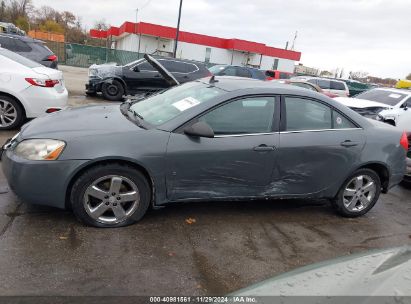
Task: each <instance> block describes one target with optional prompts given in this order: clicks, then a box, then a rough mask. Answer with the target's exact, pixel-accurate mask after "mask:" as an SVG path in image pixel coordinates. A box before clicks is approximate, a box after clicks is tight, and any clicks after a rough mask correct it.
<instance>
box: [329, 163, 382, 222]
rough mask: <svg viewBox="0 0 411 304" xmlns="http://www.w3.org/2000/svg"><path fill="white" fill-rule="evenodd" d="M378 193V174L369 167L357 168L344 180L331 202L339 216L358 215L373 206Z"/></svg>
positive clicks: (379, 181)
mask: <svg viewBox="0 0 411 304" xmlns="http://www.w3.org/2000/svg"><path fill="white" fill-rule="evenodd" d="M370 183H372V184H370ZM380 194H381V180H380V178H379V176H378V174H377V173H376V172H375V171H373V170H370V169H359V170H357V171H355V172H354V173H353V174H352V175H351V176H350V177H349V178H347V179H346V180H345V181H344V183H343V185H342V186H341V189H340V190H339V191H338V194H337V195H336V197H335V198H334V199H333V200H332V204H333V207H334V209H335V210H336V211H337V213H338V214H340V215H341V216H344V217H359V216H362V215H364V214H366V213H367V212H368V211H370V210H371V209H372V208H373V207H374V205H375V204H376V202H377V201H378V198H379V197H380Z"/></svg>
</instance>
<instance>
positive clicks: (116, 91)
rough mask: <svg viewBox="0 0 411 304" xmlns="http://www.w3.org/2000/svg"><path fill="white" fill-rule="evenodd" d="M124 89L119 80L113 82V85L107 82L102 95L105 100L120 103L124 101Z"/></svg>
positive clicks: (103, 85) (104, 84)
mask: <svg viewBox="0 0 411 304" xmlns="http://www.w3.org/2000/svg"><path fill="white" fill-rule="evenodd" d="M124 92H125V90H124V87H123V85H122V83H121V82H120V81H118V80H113V81H112V82H111V83H108V82H105V83H103V84H102V86H101V93H103V96H104V98H105V99H108V100H111V101H120V100H122V99H123V95H124Z"/></svg>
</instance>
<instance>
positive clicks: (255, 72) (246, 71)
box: [209, 64, 266, 80]
mask: <svg viewBox="0 0 411 304" xmlns="http://www.w3.org/2000/svg"><path fill="white" fill-rule="evenodd" d="M209 70H210V72H211V73H212V74H213V75H215V76H236V77H245V78H254V79H259V80H266V76H265V74H264V72H262V71H261V70H259V69H255V68H250V67H243V66H236V65H222V64H218V65H214V66H212V67H211V68H209Z"/></svg>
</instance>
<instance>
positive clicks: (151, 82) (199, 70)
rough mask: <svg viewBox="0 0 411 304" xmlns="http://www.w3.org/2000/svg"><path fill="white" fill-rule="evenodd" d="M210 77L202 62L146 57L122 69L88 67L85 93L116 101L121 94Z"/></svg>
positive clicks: (120, 98) (131, 93)
mask: <svg viewBox="0 0 411 304" xmlns="http://www.w3.org/2000/svg"><path fill="white" fill-rule="evenodd" d="M210 75H211V74H210V72H209V71H208V69H207V68H206V67H205V65H204V64H203V63H199V62H194V61H189V60H182V59H176V58H168V57H156V58H154V57H153V56H151V55H147V54H146V55H144V58H142V59H139V60H137V61H133V62H131V63H129V64H127V65H124V66H117V65H116V64H103V65H92V66H91V67H90V69H89V82H88V83H87V84H86V94H87V95H94V94H96V93H98V92H101V93H102V95H103V96H104V98H106V99H108V100H112V101H117V100H122V99H123V96H124V95H135V94H139V93H146V92H155V91H159V90H163V89H166V88H169V87H171V86H174V85H177V84H180V83H185V82H188V81H193V80H196V79H199V78H203V77H207V76H210Z"/></svg>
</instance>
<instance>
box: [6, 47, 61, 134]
mask: <svg viewBox="0 0 411 304" xmlns="http://www.w3.org/2000/svg"><path fill="white" fill-rule="evenodd" d="M67 99H68V93H67V90H66V88H65V86H64V82H63V73H62V72H61V71H58V70H55V69H50V68H47V67H45V66H43V65H41V64H39V63H37V62H34V61H32V60H30V59H27V58H25V57H22V56H20V55H18V54H16V53H13V52H11V51H9V50H6V49H3V48H1V47H0V130H8V129H13V128H16V127H19V126H20V125H21V124H22V123H23V122H24V120H25V119H26V118H34V117H37V116H40V115H44V114H46V113H51V112H55V111H59V110H61V109H63V108H65V107H67Z"/></svg>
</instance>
